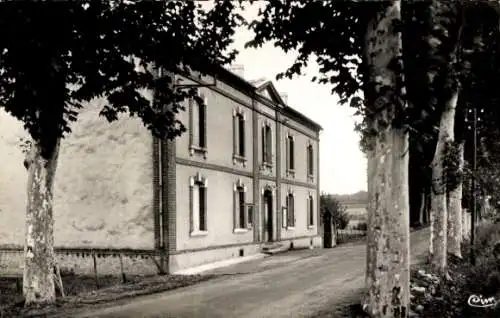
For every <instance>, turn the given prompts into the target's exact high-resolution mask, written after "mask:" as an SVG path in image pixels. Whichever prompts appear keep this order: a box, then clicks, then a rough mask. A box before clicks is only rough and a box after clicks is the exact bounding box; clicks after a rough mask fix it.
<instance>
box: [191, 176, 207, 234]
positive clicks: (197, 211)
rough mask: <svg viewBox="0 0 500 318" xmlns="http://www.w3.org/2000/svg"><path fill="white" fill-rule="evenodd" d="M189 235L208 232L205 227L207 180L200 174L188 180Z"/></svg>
mask: <svg viewBox="0 0 500 318" xmlns="http://www.w3.org/2000/svg"><path fill="white" fill-rule="evenodd" d="M190 201H191V209H190V233H191V234H197V233H203V232H206V231H208V226H207V180H206V179H205V178H204V177H202V176H201V175H200V174H197V175H196V176H195V177H191V178H190Z"/></svg>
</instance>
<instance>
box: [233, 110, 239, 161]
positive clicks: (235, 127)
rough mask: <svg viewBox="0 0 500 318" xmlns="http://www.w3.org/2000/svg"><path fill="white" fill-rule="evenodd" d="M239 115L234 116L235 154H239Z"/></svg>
mask: <svg viewBox="0 0 500 318" xmlns="http://www.w3.org/2000/svg"><path fill="white" fill-rule="evenodd" d="M237 118H238V117H237V115H236V114H234V115H233V154H235V155H237V154H238V126H237V125H236V119H237Z"/></svg>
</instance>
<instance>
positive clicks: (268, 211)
mask: <svg viewBox="0 0 500 318" xmlns="http://www.w3.org/2000/svg"><path fill="white" fill-rule="evenodd" d="M262 202H263V206H264V208H263V209H262V211H263V214H264V217H263V220H264V242H272V241H273V193H272V192H271V190H265V191H264V196H263V200H262Z"/></svg>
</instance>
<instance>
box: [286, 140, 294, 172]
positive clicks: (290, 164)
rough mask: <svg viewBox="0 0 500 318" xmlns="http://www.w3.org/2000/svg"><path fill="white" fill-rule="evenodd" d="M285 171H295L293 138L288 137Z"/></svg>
mask: <svg viewBox="0 0 500 318" xmlns="http://www.w3.org/2000/svg"><path fill="white" fill-rule="evenodd" d="M286 169H287V170H290V171H293V170H295V138H294V137H293V136H290V135H288V136H287V138H286Z"/></svg>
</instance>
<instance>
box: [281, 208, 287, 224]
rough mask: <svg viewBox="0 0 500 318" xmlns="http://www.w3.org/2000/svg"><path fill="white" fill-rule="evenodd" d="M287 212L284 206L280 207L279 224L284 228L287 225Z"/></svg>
mask: <svg viewBox="0 0 500 318" xmlns="http://www.w3.org/2000/svg"><path fill="white" fill-rule="evenodd" d="M287 212H288V211H287V209H286V207H283V208H282V209H281V226H282V227H284V228H286V227H287V226H288V217H287V215H288V213H287Z"/></svg>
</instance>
